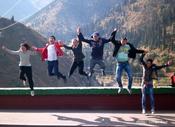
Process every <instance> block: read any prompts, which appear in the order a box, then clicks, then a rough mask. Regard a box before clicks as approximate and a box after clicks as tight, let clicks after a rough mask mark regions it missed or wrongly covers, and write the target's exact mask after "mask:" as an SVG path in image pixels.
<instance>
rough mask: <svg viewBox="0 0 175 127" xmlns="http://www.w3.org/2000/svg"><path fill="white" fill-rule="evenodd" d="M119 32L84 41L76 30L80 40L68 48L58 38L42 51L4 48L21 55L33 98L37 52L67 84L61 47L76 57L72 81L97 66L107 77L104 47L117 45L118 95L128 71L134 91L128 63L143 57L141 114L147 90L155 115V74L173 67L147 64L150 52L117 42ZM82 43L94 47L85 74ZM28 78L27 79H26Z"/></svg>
mask: <svg viewBox="0 0 175 127" xmlns="http://www.w3.org/2000/svg"><path fill="white" fill-rule="evenodd" d="M116 33H117V29H114V31H113V32H112V33H111V36H110V37H109V38H108V39H106V38H102V37H100V34H99V33H98V32H94V33H93V34H92V36H91V39H86V38H84V36H83V34H82V32H81V30H80V28H77V37H76V38H74V39H72V41H71V42H72V45H71V46H67V45H66V44H64V43H63V42H62V41H57V40H56V38H55V36H50V37H49V39H48V42H47V44H46V46H44V47H43V48H37V47H35V46H32V47H30V46H29V45H28V44H27V43H22V44H21V45H20V48H19V50H17V51H13V50H10V49H8V48H6V47H5V46H2V49H3V50H5V51H7V52H8V53H10V54H14V55H19V57H20V62H19V67H20V80H22V82H23V84H24V85H26V81H27V80H26V77H27V79H28V83H29V86H30V89H31V96H34V88H33V87H34V83H33V79H32V66H31V63H30V56H31V55H35V54H36V52H39V53H40V54H41V58H42V61H47V63H48V75H49V76H56V77H57V78H58V79H60V78H61V79H63V81H64V82H67V78H66V75H64V74H62V73H61V72H60V71H59V62H58V57H59V56H63V55H64V52H63V50H62V48H65V49H67V50H72V52H73V54H74V60H73V63H72V65H71V69H70V72H69V74H68V77H69V78H70V77H71V75H72V74H73V73H74V71H75V70H76V68H78V69H79V74H80V75H83V76H86V77H87V78H88V79H89V78H90V77H91V76H92V75H93V73H94V67H95V65H96V64H98V65H99V66H100V68H101V69H102V74H103V75H104V76H105V75H106V74H105V63H104V61H103V53H104V46H105V44H107V43H109V42H112V44H113V45H114V49H113V57H114V58H115V59H116V63H117V66H116V81H117V83H118V85H119V89H118V93H121V92H122V90H123V84H122V80H121V78H122V72H123V70H124V71H126V73H127V76H128V87H127V91H128V93H129V94H131V92H132V91H131V88H132V81H133V78H132V69H131V66H130V63H129V59H130V58H132V59H135V58H136V54H142V55H141V58H140V62H141V64H142V66H143V78H142V85H141V86H142V113H145V112H146V96H145V94H146V89H148V90H149V94H150V98H151V112H152V113H154V111H155V110H154V109H155V108H154V96H153V79H154V78H153V75H154V73H155V72H156V71H157V70H159V69H161V68H163V67H168V66H170V65H171V63H170V62H168V63H167V64H165V65H162V66H157V65H155V64H153V60H152V59H148V60H146V61H144V60H143V58H144V56H145V54H146V53H147V51H146V50H141V49H137V48H135V47H134V46H133V45H132V44H131V43H129V42H128V40H127V38H126V37H125V38H122V39H121V40H116V39H115V36H116ZM82 42H85V43H87V44H89V46H90V47H91V48H92V52H91V59H90V70H89V73H87V72H85V71H84V58H85V55H84V54H83V51H82ZM25 75H26V77H25Z"/></svg>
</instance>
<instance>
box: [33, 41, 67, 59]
mask: <svg viewBox="0 0 175 127" xmlns="http://www.w3.org/2000/svg"><path fill="white" fill-rule="evenodd" d="M48 46H49V44H46V46H45V47H44V48H37V49H36V51H37V52H39V53H41V59H42V61H44V60H47V58H48V53H47V47H48ZM54 46H55V50H56V54H57V56H63V54H64V53H63V50H62V49H61V47H63V45H61V44H60V43H59V42H55V43H54Z"/></svg>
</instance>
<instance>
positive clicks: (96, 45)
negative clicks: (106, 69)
mask: <svg viewBox="0 0 175 127" xmlns="http://www.w3.org/2000/svg"><path fill="white" fill-rule="evenodd" d="M78 38H79V40H80V41H83V42H86V43H88V44H89V45H90V47H92V53H91V56H92V58H93V59H103V50H104V45H105V44H106V43H108V42H110V39H105V38H100V40H99V42H96V41H94V40H92V39H85V38H84V36H83V34H82V33H80V34H79V35H78Z"/></svg>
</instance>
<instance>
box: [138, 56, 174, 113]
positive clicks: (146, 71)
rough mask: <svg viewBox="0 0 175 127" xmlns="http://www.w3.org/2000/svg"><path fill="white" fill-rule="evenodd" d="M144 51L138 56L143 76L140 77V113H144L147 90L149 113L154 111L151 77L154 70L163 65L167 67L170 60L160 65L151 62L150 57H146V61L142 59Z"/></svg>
mask: <svg viewBox="0 0 175 127" xmlns="http://www.w3.org/2000/svg"><path fill="white" fill-rule="evenodd" d="M144 56H145V53H144V54H142V56H141V57H140V62H141V64H142V66H143V77H142V84H141V86H142V89H141V91H142V113H143V114H145V113H146V93H147V91H148V92H149V96H150V104H151V113H152V114H154V112H155V104H154V91H153V77H154V72H155V71H157V70H160V69H162V68H164V67H168V66H170V65H171V62H168V63H167V64H164V65H162V66H157V65H155V64H153V60H152V59H147V60H146V62H145V61H144V60H143V58H144Z"/></svg>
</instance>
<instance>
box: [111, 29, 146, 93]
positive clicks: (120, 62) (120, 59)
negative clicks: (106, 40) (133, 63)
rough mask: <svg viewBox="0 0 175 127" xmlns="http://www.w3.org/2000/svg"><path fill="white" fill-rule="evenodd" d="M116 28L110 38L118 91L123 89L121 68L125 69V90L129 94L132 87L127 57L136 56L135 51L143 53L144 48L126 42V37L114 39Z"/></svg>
mask: <svg viewBox="0 0 175 127" xmlns="http://www.w3.org/2000/svg"><path fill="white" fill-rule="evenodd" d="M116 32H117V29H114V31H113V32H112V34H111V37H110V40H111V42H112V44H113V45H114V51H113V57H115V58H116V60H117V68H116V80H117V83H118V85H119V90H118V93H121V91H122V89H123V85H122V81H121V77H122V72H123V70H125V71H126V73H127V76H128V79H129V81H128V88H127V91H128V92H129V93H130V94H131V87H132V70H131V67H130V65H129V62H128V60H129V58H133V59H135V58H136V54H137V53H143V52H144V50H138V49H136V48H135V47H134V46H133V45H132V44H130V43H128V41H127V38H122V39H121V41H119V40H115V35H116Z"/></svg>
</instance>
